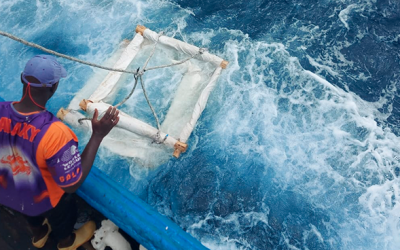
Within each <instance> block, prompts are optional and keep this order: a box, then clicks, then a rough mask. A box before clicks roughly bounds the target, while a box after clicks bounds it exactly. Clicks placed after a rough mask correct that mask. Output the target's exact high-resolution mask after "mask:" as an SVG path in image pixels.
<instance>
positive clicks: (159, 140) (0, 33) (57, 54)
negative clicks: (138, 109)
mask: <svg viewBox="0 0 400 250" xmlns="http://www.w3.org/2000/svg"><path fill="white" fill-rule="evenodd" d="M162 34H163V33H162V32H160V33H159V34H158V39H157V41H156V42H155V44H154V47H153V50H152V52H151V54H150V56H149V57H148V58H147V60H146V62H145V63H144V65H143V68H142V70H141V71H139V69H137V70H136V71H131V70H123V69H115V68H110V67H105V66H102V65H99V64H95V63H91V62H87V61H83V60H81V59H78V58H75V57H72V56H67V55H64V54H61V53H58V52H57V51H54V50H50V49H47V48H45V47H42V46H40V45H38V44H35V43H31V42H28V41H26V40H24V39H22V38H19V37H16V36H14V35H12V34H10V33H7V32H4V31H1V30H0V35H1V36H4V37H8V38H10V39H12V40H15V41H17V42H20V43H22V44H25V45H27V46H30V47H33V48H36V49H39V50H42V51H44V52H46V53H49V54H52V55H55V56H58V57H62V58H65V59H67V60H70V61H74V62H78V63H81V64H85V65H88V66H91V67H95V68H99V69H104V70H108V71H115V72H121V73H127V74H133V75H134V76H135V84H134V86H133V89H132V90H131V92H130V93H129V95H128V96H127V97H125V98H124V99H123V100H122V101H121V102H120V103H118V104H117V105H115V107H119V106H121V105H122V104H124V103H125V102H126V101H127V100H128V99H129V98H130V97H131V96H132V94H133V93H134V91H135V89H136V86H137V83H138V80H139V78H140V83H141V85H142V89H143V94H144V96H145V98H146V101H147V104H148V105H149V107H150V109H151V112H152V113H153V116H154V118H155V120H156V123H157V129H158V133H157V135H156V139H155V140H154V142H156V143H157V144H160V143H163V142H164V141H165V140H166V139H167V137H168V135H166V136H165V138H163V139H162V138H160V127H161V126H160V122H159V119H158V116H157V114H156V112H155V110H154V108H153V106H152V105H151V103H150V100H149V98H148V96H147V93H146V89H145V87H144V82H143V79H142V75H143V74H144V73H145V72H146V71H149V70H154V69H161V68H167V67H172V66H176V65H179V64H182V63H185V62H187V61H189V60H190V59H192V58H194V57H195V56H197V55H198V54H203V53H204V51H205V49H202V48H201V49H199V52H198V53H196V54H194V55H192V56H191V57H189V58H186V59H184V60H182V61H179V62H176V63H172V64H169V65H162V66H156V67H151V68H148V69H146V67H147V64H148V63H149V61H150V59H151V58H152V57H153V55H154V52H155V49H156V46H157V43H158V40H159V38H160V36H162ZM84 120H91V118H81V119H79V120H78V122H79V123H80V124H82V121H84Z"/></svg>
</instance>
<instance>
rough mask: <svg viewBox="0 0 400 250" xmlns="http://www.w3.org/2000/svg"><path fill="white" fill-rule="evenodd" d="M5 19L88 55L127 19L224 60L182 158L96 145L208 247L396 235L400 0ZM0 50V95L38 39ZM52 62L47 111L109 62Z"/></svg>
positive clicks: (110, 47) (321, 244) (60, 11)
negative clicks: (119, 152)
mask: <svg viewBox="0 0 400 250" xmlns="http://www.w3.org/2000/svg"><path fill="white" fill-rule="evenodd" d="M161 17H162V18H161ZM0 20H1V22H0V29H1V30H3V31H7V32H10V33H13V34H15V35H18V36H20V37H23V38H24V39H26V40H29V41H32V42H36V43H39V44H41V45H43V46H45V47H48V48H50V49H53V50H56V51H58V52H61V53H66V54H68V55H71V56H75V57H79V58H81V59H83V60H88V61H92V62H97V63H102V62H104V61H106V60H107V59H108V58H109V57H110V55H111V54H112V53H113V51H115V49H116V48H117V47H118V46H119V43H120V42H121V41H122V40H123V39H126V38H128V39H129V38H132V36H133V35H134V28H135V26H136V24H143V25H145V26H147V27H149V28H151V29H152V30H155V31H161V30H163V31H164V32H165V33H166V34H167V35H170V36H175V37H176V38H178V39H182V40H184V41H187V42H189V43H192V44H195V45H197V46H199V47H207V48H209V50H210V51H211V52H212V53H215V54H217V55H219V56H220V57H223V58H225V59H226V60H228V61H229V62H230V64H229V67H228V69H226V70H225V71H224V72H223V74H222V75H221V77H220V79H219V83H218V86H217V88H216V89H215V90H214V92H213V93H212V94H211V96H210V99H209V103H208V105H207V108H206V109H205V111H204V113H203V115H202V117H201V118H200V120H199V122H198V124H197V126H196V128H195V130H194V132H193V134H192V136H191V137H190V139H189V142H188V143H189V145H190V148H189V151H188V152H187V153H185V154H184V155H183V157H182V158H181V159H178V160H175V159H171V160H170V161H168V162H167V163H165V164H163V165H161V166H160V167H158V168H157V169H153V170H149V169H145V168H143V167H141V166H139V165H137V164H135V163H134V162H132V160H131V159H129V158H121V157H117V156H115V155H113V154H111V153H110V152H109V151H108V150H107V149H105V148H102V149H101V150H100V155H99V157H98V159H97V160H96V166H98V167H99V168H100V169H102V170H103V171H105V172H107V173H108V175H109V176H110V178H113V179H115V180H116V181H118V182H120V183H121V184H123V185H124V186H125V187H126V188H127V189H129V190H131V191H132V192H134V193H135V194H137V195H139V196H140V197H141V198H142V199H144V200H145V201H147V202H148V203H149V204H150V205H152V206H153V207H155V208H156V209H157V210H158V211H159V212H160V213H162V214H164V215H166V216H168V217H169V218H171V219H172V220H173V221H175V222H176V223H177V224H179V225H180V226H181V227H182V228H183V229H185V230H186V231H188V232H189V233H191V234H192V235H193V236H194V237H196V238H197V239H199V240H200V241H201V242H202V243H203V244H204V245H205V246H207V247H209V248H210V249H399V248H400V237H399V236H400V220H399V218H400V203H399V202H400V181H399V178H398V175H399V172H400V170H399V167H400V164H399V160H400V155H399V152H400V146H399V145H400V144H399V142H400V140H399V137H398V136H399V135H400V130H399V128H398V126H397V125H398V119H399V115H400V112H399V111H400V110H399V108H400V106H399V96H400V95H399V94H400V93H399V90H398V87H399V80H400V76H399V73H398V72H399V69H400V64H399V62H400V52H399V51H400V50H399V47H400V33H399V29H398V27H399V26H400V3H399V2H397V1H385V0H382V1H373V0H351V1H347V0H336V1H326V0H321V1H306V0H297V1H295V0H294V1H276V0H275V1H247V2H238V1H231V0H228V1H223V2H221V1H210V0H207V1H186V0H185V1H181V0H176V1H160V0H150V1H136V0H105V1H99V0H90V1H83V0H73V1H66V0H58V1H50V2H45V1H40V0H37V1H26V0H6V1H2V2H1V3H0ZM0 53H1V55H2V56H1V58H0V67H1V68H2V73H1V74H0V86H1V90H0V96H1V97H2V98H4V99H5V100H18V99H19V98H20V97H21V94H20V89H21V85H20V83H19V74H20V73H21V70H22V69H23V66H24V64H25V62H26V61H27V60H28V59H29V58H30V57H32V56H33V55H34V54H37V53H40V52H39V51H37V50H35V49H31V48H28V47H25V46H23V45H21V44H18V43H16V42H14V41H11V40H8V39H5V38H2V37H0ZM60 61H61V62H62V63H63V64H64V65H65V67H66V68H67V71H68V72H69V76H68V78H67V79H66V80H65V81H64V83H63V84H62V85H61V86H60V88H59V91H58V92H57V93H56V95H55V96H54V98H53V99H52V100H51V101H50V103H49V105H48V109H49V110H50V111H52V112H57V111H58V109H59V108H60V107H66V106H67V105H68V103H69V102H70V100H71V99H72V97H73V96H74V95H75V94H76V93H77V92H78V91H79V90H80V89H81V88H82V86H83V85H84V83H85V82H86V81H87V80H88V79H89V78H90V77H92V76H93V75H95V74H105V73H104V72H102V71H99V70H96V69H92V68H89V67H87V66H83V65H79V64H77V63H73V62H69V61H66V60H64V59H60ZM150 117H151V116H150ZM79 137H80V139H81V141H82V142H83V143H82V144H81V146H83V145H84V142H85V140H86V139H87V138H86V137H85V135H84V134H79ZM128 173H130V175H129V174H128Z"/></svg>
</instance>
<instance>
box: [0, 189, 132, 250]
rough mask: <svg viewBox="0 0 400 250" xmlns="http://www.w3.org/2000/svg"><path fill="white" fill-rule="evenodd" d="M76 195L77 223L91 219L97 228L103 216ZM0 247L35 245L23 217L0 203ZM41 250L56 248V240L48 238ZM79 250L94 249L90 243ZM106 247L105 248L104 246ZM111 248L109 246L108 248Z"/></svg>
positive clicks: (16, 249)
mask: <svg viewBox="0 0 400 250" xmlns="http://www.w3.org/2000/svg"><path fill="white" fill-rule="evenodd" d="M74 196H75V197H76V201H77V205H78V222H77V225H76V226H78V225H79V224H82V223H84V222H85V221H87V220H89V219H91V220H94V221H95V222H96V224H97V228H99V227H100V226H101V221H102V220H105V219H107V218H105V217H104V216H103V215H102V214H101V213H99V212H98V211H97V210H95V209H93V208H92V207H91V206H89V205H88V204H87V203H86V202H85V201H84V200H83V199H81V198H80V197H79V196H78V195H74ZM120 233H121V234H122V235H123V236H124V237H125V239H126V240H127V241H128V242H129V243H130V244H131V247H132V250H136V249H139V244H138V243H137V242H136V241H135V240H134V239H132V238H131V237H130V236H129V235H127V234H126V233H124V232H123V231H121V230H120ZM0 246H1V247H0V249H1V250H25V249H26V250H34V249H36V248H35V247H33V246H32V242H31V233H30V229H29V227H28V224H27V222H26V221H25V218H24V217H23V216H22V215H21V214H20V213H17V212H14V211H12V210H10V209H8V208H6V207H4V206H1V205H0ZM41 249H43V250H56V249H57V242H56V241H55V240H54V239H52V237H51V234H50V238H49V240H48V241H47V243H46V245H45V246H44V247H43V248H41ZM78 249H79V250H84V249H86V250H94V248H93V247H92V246H91V244H90V243H86V244H85V245H83V246H81V247H80V248H78ZM106 249H107V248H106ZM108 249H111V248H108Z"/></svg>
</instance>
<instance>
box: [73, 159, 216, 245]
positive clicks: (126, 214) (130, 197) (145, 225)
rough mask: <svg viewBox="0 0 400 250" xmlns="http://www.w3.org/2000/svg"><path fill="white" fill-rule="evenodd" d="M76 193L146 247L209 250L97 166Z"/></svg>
mask: <svg viewBox="0 0 400 250" xmlns="http://www.w3.org/2000/svg"><path fill="white" fill-rule="evenodd" d="M77 194H78V195H79V196H80V197H81V198H82V199H84V200H85V201H86V202H87V203H89V205H91V206H92V207H93V208H95V209H97V210H98V211H99V212H100V213H102V214H103V215H104V216H105V217H107V218H108V219H110V220H111V221H112V222H114V223H115V224H116V225H117V226H118V227H119V228H121V229H122V230H124V231H125V232H126V233H127V234H129V235H130V236H131V237H132V238H134V239H135V240H136V241H138V242H139V243H140V244H142V245H143V246H144V247H146V248H147V249H148V250H160V249H166V250H167V249H168V250H172V249H182V250H183V249H185V250H187V249H193V250H197V249H198V250H206V249H208V248H206V247H205V246H203V245H202V244H201V243H200V242H199V241H198V240H197V239H195V238H194V237H193V236H191V235H190V234H189V233H187V232H185V231H184V230H183V229H182V228H181V227H179V226H178V225H177V224H175V223H174V222H173V221H171V220H170V219H168V218H167V217H165V216H163V215H161V214H160V213H158V212H157V211H156V210H155V209H154V208H153V207H151V206H150V205H148V204H147V203H145V202H144V201H142V200H141V199H140V198H139V197H137V196H136V195H134V194H132V193H130V192H129V191H127V190H126V189H125V188H124V187H122V186H121V185H120V184H118V183H117V182H115V181H113V180H111V179H110V178H109V177H107V176H106V175H105V174H104V173H103V172H102V171H101V170H99V169H98V168H96V167H92V170H91V171H90V174H89V175H88V177H87V178H86V180H85V182H84V183H83V185H82V186H81V187H80V188H79V190H78V191H77Z"/></svg>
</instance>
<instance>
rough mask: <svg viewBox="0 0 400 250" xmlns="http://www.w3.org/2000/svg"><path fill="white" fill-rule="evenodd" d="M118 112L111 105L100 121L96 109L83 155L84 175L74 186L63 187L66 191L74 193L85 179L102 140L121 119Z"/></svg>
mask: <svg viewBox="0 0 400 250" xmlns="http://www.w3.org/2000/svg"><path fill="white" fill-rule="evenodd" d="M118 114H119V111H118V110H117V109H116V108H114V107H109V108H108V110H107V111H106V114H105V115H104V116H103V117H102V118H101V120H100V121H99V120H97V117H98V116H99V111H98V110H97V109H96V110H95V111H94V114H93V119H92V129H93V134H92V137H91V138H90V140H89V142H88V144H87V145H86V147H85V150H83V153H82V155H81V157H82V160H81V165H82V177H81V179H80V180H79V182H77V183H76V184H74V185H73V186H69V187H65V188H62V189H63V190H64V191H65V192H67V193H74V192H75V191H76V190H77V189H78V188H79V187H80V186H81V185H82V183H83V182H84V181H85V179H86V177H87V176H88V174H89V172H90V169H91V168H92V165H93V162H94V159H95V157H96V153H97V150H98V149H99V146H100V143H101V141H102V140H103V138H104V137H105V136H106V135H107V134H108V133H109V132H110V131H111V129H112V128H113V127H114V126H115V125H117V123H118V121H119V117H118Z"/></svg>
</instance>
